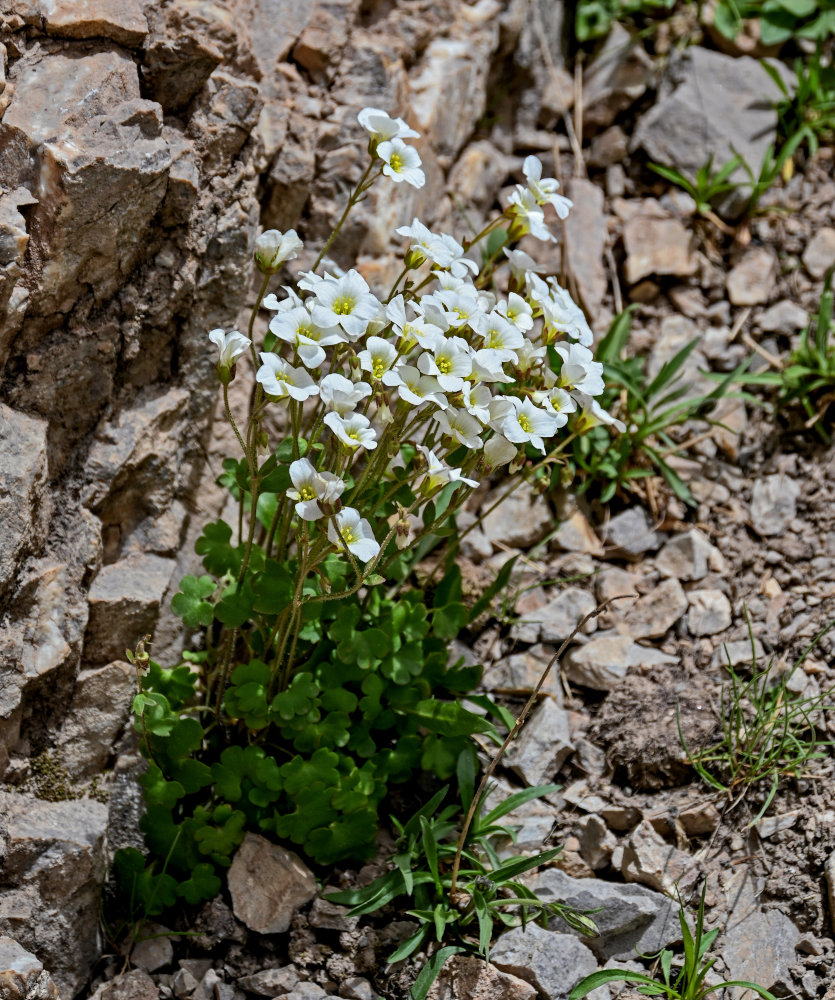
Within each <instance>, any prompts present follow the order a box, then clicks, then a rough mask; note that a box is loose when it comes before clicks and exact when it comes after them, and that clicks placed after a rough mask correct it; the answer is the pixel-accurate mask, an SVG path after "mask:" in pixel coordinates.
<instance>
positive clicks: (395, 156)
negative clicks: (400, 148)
mask: <svg viewBox="0 0 835 1000" xmlns="http://www.w3.org/2000/svg"><path fill="white" fill-rule="evenodd" d="M389 166H390V167H391V169H392V170H393V171H394V172H395V173H396V174H399V173H400V171H401V170H402V169H403V157H402V156H401V155H400V153H392V154H391V159H390V160H389Z"/></svg>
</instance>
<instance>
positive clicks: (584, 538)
mask: <svg viewBox="0 0 835 1000" xmlns="http://www.w3.org/2000/svg"><path fill="white" fill-rule="evenodd" d="M551 544H552V545H553V546H555V547H556V548H558V549H562V550H563V551H564V552H585V553H587V554H588V555H592V556H602V555H603V546H602V545H601V544H600V539H599V538H598V537H597V535H596V534H595V533H594V529H593V528H592V526H591V525H590V524H589V520H588V518H587V517H586V515H585V514H584V513H583V512H582V511H581V510H573V511H571V512H570V513H568V514H567V516H565V515H564V514H563V513H562V512H560V526H559V528H557V530H556V532H555V533H554V535H553V537H552V538H551Z"/></svg>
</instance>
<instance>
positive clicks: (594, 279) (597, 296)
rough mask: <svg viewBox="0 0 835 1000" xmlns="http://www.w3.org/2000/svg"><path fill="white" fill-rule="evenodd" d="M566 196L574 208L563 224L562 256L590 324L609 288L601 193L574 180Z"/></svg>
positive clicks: (598, 189) (587, 182)
mask: <svg viewBox="0 0 835 1000" xmlns="http://www.w3.org/2000/svg"><path fill="white" fill-rule="evenodd" d="M566 194H567V195H568V197H569V198H570V199H571V200H572V202H573V203H574V207H573V208H572V210H571V211H570V212H569V214H568V218H567V219H566V220H565V222H564V223H563V226H564V242H563V247H564V252H565V254H566V256H567V260H568V267H569V269H570V271H571V273H572V275H573V276H574V280H575V282H576V283H577V292H578V294H579V297H580V303H581V305H582V306H583V308H584V309H585V310H586V312H587V313H588V314H589V319H590V321H591V322H592V323H593V322H594V319H595V317H596V316H597V314H598V312H599V310H600V307H601V305H602V304H603V296H604V295H605V294H606V287H607V284H608V281H607V277H606V268H605V266H604V264H603V252H604V250H605V247H606V217H605V215H604V214H603V191H602V189H601V188H600V187H599V186H598V185H597V184H593V183H592V182H591V181H589V180H586V179H585V178H582V177H573V178H571V180H570V181H569V182H568V185H567V189H566Z"/></svg>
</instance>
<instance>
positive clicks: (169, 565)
mask: <svg viewBox="0 0 835 1000" xmlns="http://www.w3.org/2000/svg"><path fill="white" fill-rule="evenodd" d="M174 566H175V562H174V560H173V559H163V558H161V557H160V556H154V555H138V554H137V555H131V556H128V557H127V559H122V560H121V561H120V562H117V563H111V564H110V565H109V566H103V567H102V569H101V571H100V572H99V575H98V576H97V577H96V579H95V580H94V581H93V585H92V587H91V588H90V595H89V598H90V619H89V621H88V624H87V634H86V637H85V641H84V658H85V660H86V662H87V663H89V664H91V665H93V664H100V663H108V662H110V661H112V660H118V659H119V658H120V657H124V655H125V649H126V648H128V649H133V648H134V647H135V646H136V644H137V642H139V640H140V639H141V638H142V636H143V635H145V634H148V633H152V632H153V630H154V625H155V624H156V620H157V615H158V614H159V608H160V602H161V601H162V595H163V594H164V593H165V589H166V587H167V586H168V581H169V580H170V579H171V574H172V572H173V570H174Z"/></svg>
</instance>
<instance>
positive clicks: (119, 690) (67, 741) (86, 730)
mask: <svg viewBox="0 0 835 1000" xmlns="http://www.w3.org/2000/svg"><path fill="white" fill-rule="evenodd" d="M135 693H136V673H135V671H134V668H133V667H132V666H131V665H130V664H129V663H124V662H116V663H108V664H107V665H106V666H104V667H99V668H98V669H94V670H83V671H82V672H81V673H80V674H79V675H78V679H77V681H76V686H75V693H74V695H73V701H72V705H71V707H70V711H69V714H68V716H67V719H66V721H65V722H64V725H63V727H62V729H61V733H60V736H59V739H58V745H59V746H60V748H61V759H62V763H63V765H64V767H65V768H66V769H67V771H68V773H69V774H70V775H71V776H72V777H73V778H77V779H78V778H90V777H92V776H93V775H94V774H97V773H98V772H100V771H101V770H102V769H103V768H104V767H105V765H106V764H107V761H108V760H109V758H110V755H111V753H112V747H113V744H114V742H115V741H116V737H117V736H118V735H119V733H120V732H121V731H122V729H123V728H124V725H125V723H126V722H127V720H128V716H129V714H130V706H131V702H132V700H133V696H134V694H135ZM148 971H153V970H148Z"/></svg>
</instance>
